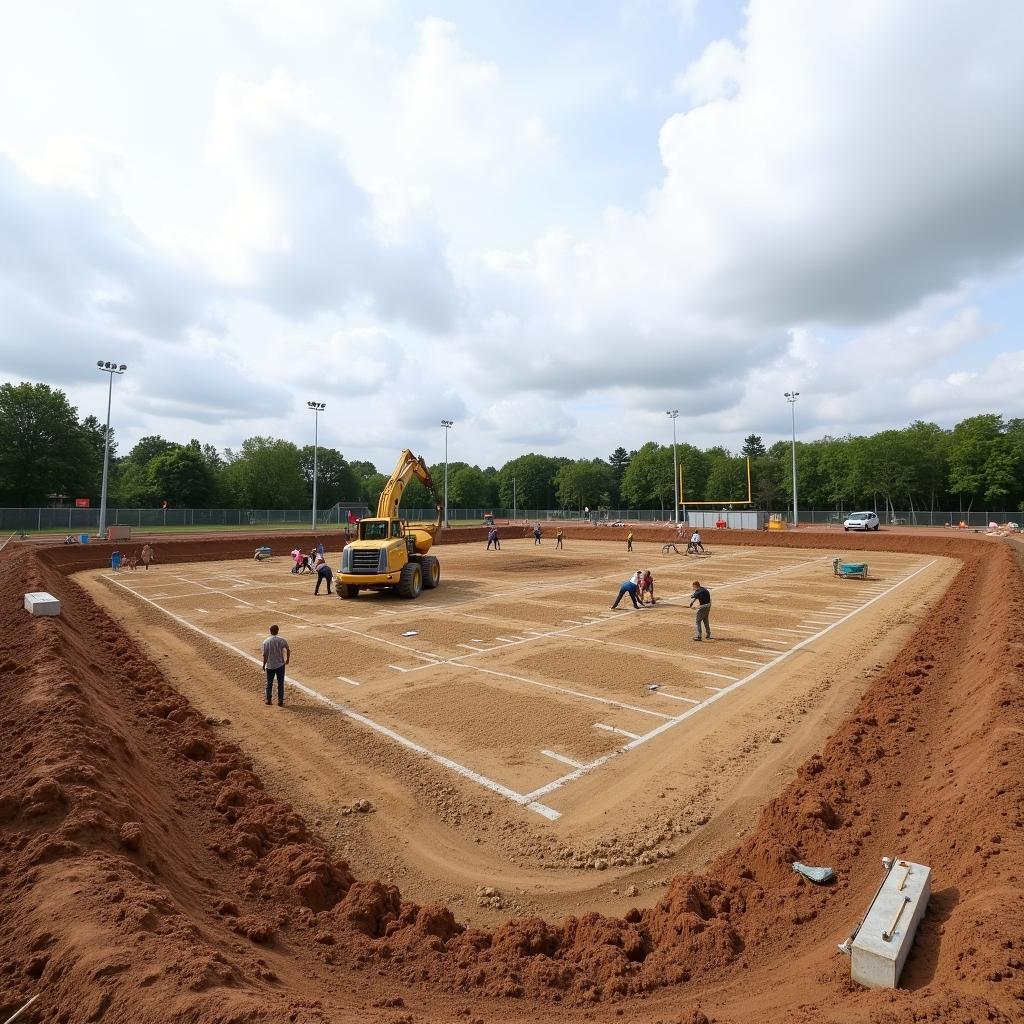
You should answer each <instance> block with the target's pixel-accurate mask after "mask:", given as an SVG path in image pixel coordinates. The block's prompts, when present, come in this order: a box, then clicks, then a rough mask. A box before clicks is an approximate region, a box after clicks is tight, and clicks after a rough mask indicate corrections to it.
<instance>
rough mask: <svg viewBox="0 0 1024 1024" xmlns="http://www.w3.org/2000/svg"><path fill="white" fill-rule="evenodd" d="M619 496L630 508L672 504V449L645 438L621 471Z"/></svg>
mask: <svg viewBox="0 0 1024 1024" xmlns="http://www.w3.org/2000/svg"><path fill="white" fill-rule="evenodd" d="M620 492H621V494H622V497H623V498H624V499H625V501H627V502H628V503H629V505H630V506H631V507H633V508H646V507H649V506H651V505H660V506H661V510H662V514H664V511H665V508H666V506H668V507H669V508H671V507H672V502H673V500H674V498H675V483H674V481H673V480H672V448H671V446H669V447H665V446H664V445H660V444H658V443H657V442H656V441H648V442H647V444H645V445H643V446H642V447H641V448H640V449H639V451H637V452H635V453H634V454H633V457H632V459H630V461H629V466H628V467H627V468H626V471H625V472H624V473H623V474H622V485H621V487H620Z"/></svg>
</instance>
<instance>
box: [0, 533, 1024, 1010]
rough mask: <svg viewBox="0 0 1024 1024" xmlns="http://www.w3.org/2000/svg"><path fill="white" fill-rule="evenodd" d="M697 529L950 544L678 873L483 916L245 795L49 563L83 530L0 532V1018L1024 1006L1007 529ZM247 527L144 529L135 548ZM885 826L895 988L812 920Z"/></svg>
mask: <svg viewBox="0 0 1024 1024" xmlns="http://www.w3.org/2000/svg"><path fill="white" fill-rule="evenodd" d="M575 529H579V530H581V531H583V532H584V535H585V536H587V537H588V538H594V537H595V535H596V534H597V533H598V531H597V530H596V529H594V528H589V529H588V528H585V527H580V528H574V530H575ZM567 532H569V531H567ZM600 532H601V533H602V534H606V535H608V536H609V539H612V538H615V539H619V538H618V537H617V535H616V533H613V531H611V530H610V529H609V530H607V531H603V530H602V531H600ZM666 532H667V531H665V530H664V528H662V529H661V530H660V531H657V530H652V531H646V530H644V531H640V530H635V531H634V533H635V535H636V539H637V540H642V539H643V540H658V539H661V535H662V534H664V533H666ZM623 535H624V531H623ZM307 539H308V538H307ZM474 539H475V537H474ZM715 541H716V543H719V542H735V543H751V542H761V543H779V544H783V545H785V546H794V547H796V546H798V547H815V548H830V547H833V546H836V545H837V544H841V546H842V547H843V549H844V550H846V549H849V548H850V547H851V546H852V545H853V544H854V543H856V545H857V546H859V547H862V548H864V549H865V550H871V549H872V548H875V547H877V548H887V549H892V548H898V549H900V550H913V551H918V552H921V553H936V554H944V555H953V556H955V557H959V558H961V559H962V562H963V567H962V569H961V570H960V572H959V574H958V575H957V577H956V579H955V581H954V582H953V585H952V587H951V588H950V590H949V591H948V593H947V594H946V595H945V596H944V598H943V599H942V600H941V601H940V602H939V603H938V604H937V605H936V606H935V607H934V608H933V609H932V611H931V615H930V618H929V619H928V620H927V621H926V622H925V623H924V624H923V625H922V627H921V628H920V630H919V631H918V633H917V635H916V636H915V638H914V640H913V641H912V642H911V643H910V644H909V645H908V646H907V648H906V649H905V650H904V651H903V652H902V654H901V655H900V657H899V658H897V660H896V661H895V662H894V664H893V665H891V666H890V668H889V670H888V671H887V672H886V673H884V674H883V675H882V676H881V677H880V678H879V679H878V680H877V682H876V683H875V684H873V686H872V688H871V689H870V690H869V691H868V692H867V693H866V694H865V696H864V698H863V699H862V700H861V702H860V704H859V706H858V708H857V710H856V712H855V714H854V715H853V717H852V718H851V719H850V721H848V722H847V723H846V724H845V725H844V726H842V727H841V728H840V729H839V731H838V732H837V734H836V735H835V736H834V737H833V738H832V740H831V741H830V742H829V743H828V744H827V746H826V748H825V750H824V751H823V752H822V754H821V755H820V756H816V757H814V758H812V759H811V760H810V761H808V762H807V763H806V764H805V765H804V766H803V767H802V769H801V771H800V773H799V776H798V778H797V779H796V780H795V781H794V783H793V784H792V785H790V786H789V787H788V788H787V790H786V791H785V792H784V793H783V794H782V795H781V796H779V797H778V798H776V799H775V800H773V801H771V803H770V804H769V805H768V806H767V807H766V808H765V809H764V812H763V814H762V817H761V820H760V823H759V825H758V827H757V829H756V830H755V831H754V833H753V834H752V835H751V836H750V837H749V838H748V839H747V840H746V841H745V842H744V843H743V844H742V845H741V846H740V847H738V848H737V849H735V850H732V851H730V852H728V853H726V854H724V855H723V856H721V857H720V858H719V859H718V860H717V861H716V862H715V863H714V864H713V865H712V866H711V868H710V870H709V871H708V872H707V874H706V875H704V876H700V877H694V876H688V877H679V878H677V879H676V880H675V882H674V883H673V885H672V886H671V887H670V888H669V889H668V890H667V891H666V894H665V896H664V898H663V899H662V901H661V902H660V903H659V904H658V905H656V906H655V907H652V908H649V909H646V910H642V911H641V910H635V911H632V912H630V913H629V914H627V915H626V917H625V918H624V919H611V918H605V917H601V916H599V915H596V914H584V915H582V916H581V917H578V918H569V919H567V920H565V921H562V922H559V923H549V922H545V921H543V920H540V919H525V920H514V921H510V922H509V923H507V924H506V925H504V926H503V927H501V928H499V929H498V930H497V931H495V932H494V933H484V932H481V931H476V930H472V929H466V928H464V927H463V926H461V925H460V924H459V923H458V922H457V921H456V920H455V919H454V918H453V916H452V914H451V913H450V911H449V910H447V909H446V908H445V907H442V906H427V907H419V906H417V905H415V904H413V903H410V902H408V901H407V900H404V899H403V898H402V895H401V893H400V892H399V891H398V890H397V889H396V888H394V887H393V886H389V885H385V884H382V883H380V882H377V881H373V880H361V881H356V880H354V879H353V878H352V876H351V874H350V872H349V871H348V869H347V866H346V865H345V864H344V863H342V862H341V861H339V860H337V859H336V858H335V857H334V856H333V855H332V854H331V853H330V852H329V851H328V850H327V849H325V847H324V845H323V844H322V843H321V842H319V840H318V839H317V837H316V836H315V835H313V834H312V833H311V832H310V830H309V829H308V827H307V826H306V824H305V823H304V821H303V820H302V819H301V818H299V817H298V816H297V815H296V814H294V813H293V812H292V811H291V810H290V809H289V808H288V807H287V806H284V805H283V804H282V803H280V802H279V801H277V800H275V799H272V798H270V797H269V796H267V795H266V794H265V793H264V791H263V789H262V786H261V783H260V780H259V778H258V777H257V776H256V775H255V774H254V773H253V772H252V770H251V765H250V764H249V762H248V761H247V760H246V757H245V754H244V752H243V751H241V750H239V749H237V748H235V747H232V746H231V745H229V744H225V743H224V742H222V741H221V740H220V739H218V736H217V728H216V724H215V723H209V722H206V721H203V720H202V719H200V718H199V716H198V715H197V714H196V713H195V712H194V711H193V710H192V709H191V708H190V707H189V706H188V704H187V703H186V702H185V701H184V699H183V698H181V697H180V696H179V695H178V694H177V693H176V692H175V691H174V690H173V689H172V688H171V687H170V686H169V685H168V684H167V683H166V682H165V680H164V679H163V677H162V676H161V674H160V671H159V669H157V668H156V667H155V666H154V665H153V663H152V662H151V661H150V660H149V659H148V658H147V657H146V655H145V654H144V653H143V652H142V651H140V650H139V649H138V648H137V647H136V646H135V645H134V643H133V642H132V641H131V640H130V639H129V638H128V637H127V635H126V634H125V633H124V632H123V630H122V629H121V628H120V627H119V626H118V624H117V623H116V622H113V621H112V620H111V619H109V618H108V617H107V616H106V615H105V614H104V613H103V612H101V611H100V610H99V609H98V608H96V606H95V605H94V604H93V603H92V602H91V601H90V600H89V599H88V598H87V597H86V595H85V594H84V593H83V592H82V591H81V590H80V588H79V587H78V586H77V585H76V584H75V583H74V582H72V581H70V580H68V579H66V578H65V576H64V575H63V572H64V571H68V570H73V569H77V568H84V567H86V565H88V564H101V563H102V561H103V559H104V557H105V553H104V549H103V548H102V547H97V548H92V549H91V550H87V549H84V548H83V549H74V548H59V547H58V548H50V549H41V550H34V549H33V550H23V551H19V552H17V553H16V554H14V555H13V556H11V557H8V558H4V559H2V560H0V626H2V628H3V632H4V634H5V636H6V637H7V640H6V642H5V644H4V647H3V650H2V652H0V692H2V695H3V701H2V703H0V738H2V744H0V749H2V754H0V758H2V761H0V764H2V771H0V907H2V911H3V916H2V920H3V925H2V928H0V1019H6V1016H7V1015H9V1014H10V1013H12V1012H13V1011H14V1010H15V1009H16V1008H17V1007H19V1006H20V1005H21V1004H22V1003H23V1002H24V1001H25V1000H27V999H28V998H29V997H30V996H32V995H35V994H39V996H40V998H39V1000H38V1001H37V1002H36V1003H35V1004H34V1005H33V1007H32V1008H30V1009H29V1010H28V1011H26V1013H25V1014H24V1015H23V1016H22V1017H21V1018H19V1020H26V1021H68V1022H71V1021H75V1022H77V1021H99V1020H103V1021H109V1022H120V1021H125V1022H128V1021H131V1022H139V1021H146V1022H149V1021H190V1022H197V1024H206V1022H210V1024H212V1022H227V1021H238V1022H242V1021H268V1022H269V1021H275V1022H276V1021H300V1022H327V1021H332V1022H333V1021H349V1020H356V1019H359V1020H369V1021H373V1020H384V1021H392V1022H397V1021H410V1022H411V1021H420V1020H440V1021H455V1020H474V1019H477V1020H487V1021H497V1020H518V1021H522V1020H542V1019H543V1020H549V1019H560V1018H565V1019H594V1020H601V1019H605V1018H607V1019H609V1020H611V1019H622V1020H626V1021H630V1020H631V1021H652V1022H653V1021H657V1020H661V1021H666V1022H668V1021H672V1022H675V1021H685V1022H692V1024H697V1022H700V1021H721V1022H728V1021H733V1022H739V1021H745V1020H764V1021H787V1022H797V1021H806V1022H810V1021H865V1022H866V1021H878V1022H889V1021H892V1022H896V1021H900V1022H902V1021H912V1020H936V1021H943V1022H952V1024H958V1022H967V1021H983V1020H994V1021H1007V1022H1008V1021H1017V1020H1021V1019H1024V889H1022V886H1021V876H1022V871H1024V847H1022V839H1021V837H1022V823H1024V803H1022V796H1024V788H1022V784H1021V782H1022V754H1024V692H1022V688H1024V683H1022V680H1024V625H1022V623H1024V618H1022V613H1024V566H1022V561H1021V554H1020V551H1019V549H1014V548H1011V547H1010V546H1009V545H1005V544H1002V543H991V542H986V541H982V540H975V539H971V538H963V537H949V536H942V537H935V538H916V537H898V538H897V537H886V536H881V537H875V536H873V537H864V538H857V539H856V541H854V540H853V539H852V538H848V537H844V538H843V539H842V542H840V541H839V540H838V538H834V537H831V536H829V535H785V536H782V537H751V536H750V535H742V536H740V535H735V536H730V537H728V538H725V537H722V538H720V537H718V536H716V537H715ZM273 542H274V543H278V544H289V543H290V542H291V538H288V539H286V540H282V539H281V538H274V541H273ZM235 544H241V545H243V546H242V547H239V549H238V551H237V552H235V551H234V548H233V547H231V545H235ZM251 546H252V541H251V540H246V541H229V542H225V541H224V540H223V539H218V540H217V541H216V542H214V543H209V542H202V541H196V540H189V541H181V542H166V543H161V544H159V545H158V557H159V556H162V558H163V560H165V561H170V560H174V561H186V560H197V559H198V558H202V557H212V558H218V559H219V558H223V557H225V549H226V548H229V547H230V550H231V552H232V553H237V554H239V555H240V556H241V555H244V554H247V553H251V552H250V551H249V549H250V548H251ZM90 548H91V546H90ZM29 590H49V591H50V592H52V593H54V594H56V595H57V596H59V597H60V599H61V601H62V604H63V608H62V615H61V617H60V618H57V619H31V618H29V617H28V616H27V614H26V613H25V612H24V611H23V610H22V607H21V598H22V594H23V593H25V592H26V591H29ZM882 854H891V855H896V856H904V855H905V856H908V857H912V858H914V859H915V860H919V861H923V862H924V863H927V864H930V865H932V866H933V868H934V872H935V874H934V882H933V888H934V893H933V897H932V902H931V905H930V909H929V913H928V915H927V917H926V918H925V921H924V923H923V925H922V927H921V929H920V931H919V934H918V939H917V942H916V944H915V949H914V952H913V954H912V957H911V960H910V962H909V965H908V968H907V971H906V973H905V974H904V979H903V984H904V988H903V989H902V990H899V991H896V992H874V993H870V992H864V991H861V990H859V989H857V988H856V987H855V986H853V985H851V984H850V982H849V980H848V977H849V965H848V962H847V961H846V960H845V959H844V958H840V957H838V956H837V955H836V954H835V943H836V942H837V941H839V940H840V939H842V938H844V937H845V935H846V933H847V932H848V931H849V928H850V927H851V926H852V924H853V923H854V922H855V921H856V920H857V919H858V918H859V916H860V914H861V913H862V912H863V910H864V909H865V907H866V903H867V900H868V899H869V898H870V896H871V893H872V892H873V891H874V885H875V884H876V882H877V879H878V877H879V872H880V865H879V858H880V856H881V855H882ZM797 858H799V859H802V860H804V861H808V862H811V863H817V864H831V865H832V866H833V867H834V868H835V869H836V871H837V874H838V878H839V880H838V882H837V883H836V884H835V885H833V886H829V887H825V888H816V887H814V886H812V885H810V884H809V883H807V882H805V881H803V880H802V879H800V878H799V876H797V875H795V874H794V873H793V872H792V871H791V869H790V862H791V861H792V860H794V859H797Z"/></svg>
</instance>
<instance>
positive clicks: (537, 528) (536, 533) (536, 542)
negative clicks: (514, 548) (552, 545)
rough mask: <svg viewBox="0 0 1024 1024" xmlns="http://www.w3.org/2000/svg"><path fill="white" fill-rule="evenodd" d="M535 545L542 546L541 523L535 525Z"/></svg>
mask: <svg viewBox="0 0 1024 1024" xmlns="http://www.w3.org/2000/svg"><path fill="white" fill-rule="evenodd" d="M533 543H534V544H540V523H534V524H533Z"/></svg>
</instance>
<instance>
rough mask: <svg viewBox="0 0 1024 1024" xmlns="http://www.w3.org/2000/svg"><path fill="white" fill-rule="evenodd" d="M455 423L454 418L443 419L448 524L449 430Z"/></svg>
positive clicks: (445, 498)
mask: <svg viewBox="0 0 1024 1024" xmlns="http://www.w3.org/2000/svg"><path fill="white" fill-rule="evenodd" d="M454 425H455V421H454V420H441V426H442V427H444V525H445V528H447V526H448V431H449V430H451V429H452V427H453V426H454Z"/></svg>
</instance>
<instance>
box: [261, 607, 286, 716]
mask: <svg viewBox="0 0 1024 1024" xmlns="http://www.w3.org/2000/svg"><path fill="white" fill-rule="evenodd" d="M291 657H292V649H291V648H290V647H289V646H288V641H287V640H285V638H284V637H283V636H278V635H277V626H271V627H270V636H268V637H267V639H266V640H264V641H263V668H264V671H265V672H266V673H267V695H266V702H267V706H268V707H269V706H270V705H271V704H273V703H274V701H273V696H274V679H275V677H276V679H277V703H278V706H279V707H282V708H283V707H284V667H285V665H287V664H288V662H289V661H291Z"/></svg>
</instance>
